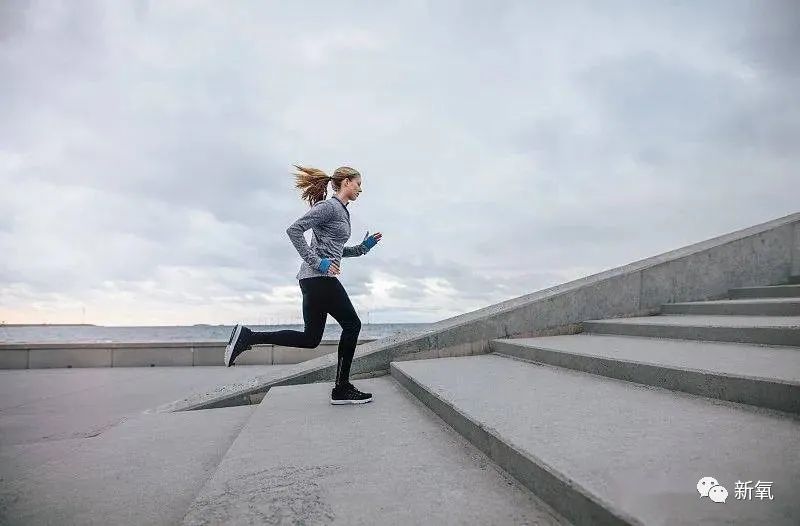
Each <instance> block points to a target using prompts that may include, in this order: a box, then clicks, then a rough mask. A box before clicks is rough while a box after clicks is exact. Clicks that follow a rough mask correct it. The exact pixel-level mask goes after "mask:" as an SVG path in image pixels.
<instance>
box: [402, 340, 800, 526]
mask: <svg viewBox="0 0 800 526" xmlns="http://www.w3.org/2000/svg"><path fill="white" fill-rule="evenodd" d="M391 374H392V375H393V376H394V377H395V378H397V380H398V381H399V382H400V383H402V384H403V385H404V386H406V387H407V388H408V389H409V390H410V391H411V392H412V393H414V394H415V395H416V396H417V397H419V398H420V400H422V401H423V402H425V403H426V404H427V405H428V406H429V407H431V408H432V409H433V410H434V411H435V412H436V413H437V414H438V415H439V416H441V417H442V419H443V420H444V421H445V422H447V423H448V424H450V425H451V426H453V427H454V428H455V429H456V430H458V431H459V432H460V433H461V434H462V435H464V436H465V437H467V438H468V439H469V440H470V441H471V442H472V443H473V444H475V445H476V446H478V447H479V448H480V449H482V450H483V451H484V452H486V453H487V454H488V455H489V456H490V457H491V458H492V459H494V460H495V462H497V463H498V464H499V465H500V466H502V467H503V468H504V469H506V470H507V471H509V472H510V473H511V474H513V475H514V476H515V477H516V478H517V479H519V480H520V481H522V482H523V483H524V484H525V485H526V486H527V487H529V488H530V489H531V490H532V491H533V492H534V493H536V494H537V495H539V496H540V497H542V499H543V500H545V501H546V502H548V503H549V504H550V505H551V506H553V508H555V509H556V510H557V511H559V512H560V513H561V514H562V515H563V516H564V517H566V518H567V519H568V520H570V521H572V522H573V523H574V524H576V525H584V524H587V525H588V524H592V525H596V524H687V525H688V524H756V523H758V524H796V523H797V518H798V517H800V500H798V499H797V498H796V497H795V494H796V483H797V474H798V473H800V456H798V455H797V451H798V448H800V421H798V419H797V418H794V417H789V416H788V415H785V414H783V413H776V412H772V411H768V410H764V409H758V408H754V407H752V406H747V405H742V404H734V403H730V402H724V401H719V400H711V399H708V398H703V397H698V396H693V395H689V394H685V393H679V392H674V391H668V390H665V389H659V388H653V387H650V386H642V385H638V384H633V383H630V382H623V381H619V380H613V379H609V378H603V377H600V376H595V375H590V374H586V373H581V372H577V371H571V370H568V369H563V368H560V367H552V366H548V365H540V364H532V363H529V362H524V361H520V360H514V359H510V358H505V357H502V356H498V355H496V354H488V355H482V356H469V357H463V358H442V359H435V360H419V361H404V362H393V363H392V364H391ZM706 476H708V477H714V478H715V479H716V480H717V481H719V483H720V484H721V485H722V486H724V487H725V488H726V489H727V491H728V493H729V496H728V498H727V501H726V502H725V503H724V505H723V504H722V503H715V502H712V501H711V500H710V499H709V498H700V495H699V494H698V490H697V484H698V481H699V480H700V479H701V478H702V477H706ZM758 480H760V481H768V482H771V483H772V485H771V493H772V495H773V500H767V501H766V502H765V501H762V500H759V499H757V498H756V497H754V496H753V495H755V492H752V493H751V499H749V500H747V499H736V498H735V497H734V496H735V485H736V482H737V481H743V482H747V481H752V483H751V484H750V486H751V487H752V485H753V484H755V483H756V481H758Z"/></svg>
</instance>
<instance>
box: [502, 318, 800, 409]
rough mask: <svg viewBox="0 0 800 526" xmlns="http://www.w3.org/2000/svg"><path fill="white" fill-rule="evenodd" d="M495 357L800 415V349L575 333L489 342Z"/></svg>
mask: <svg viewBox="0 0 800 526" xmlns="http://www.w3.org/2000/svg"><path fill="white" fill-rule="evenodd" d="M492 348H493V349H494V350H495V352H497V353H502V354H506V355H511V356H515V357H518V358H523V359H527V360H532V361H535V362H540V363H546V364H549V365H555V366H558V367H566V368H569V369H573V370H577V371H583V372H587V373H592V374H598V375H602V376H607V377H609V378H617V379H619V380H626V381H630V382H637V383H642V384H647V385H652V386H655V387H663V388H666V389H672V390H679V391H683V392H687V393H692V394H696V395H700V396H708V397H712V398H719V399H721V400H729V401H731V402H740V403H746V404H752V405H758V406H761V407H768V408H771V409H776V410H779V411H787V412H792V413H800V348H796V347H785V346H766V345H752V344H743V343H722V342H704V341H693V340H668V339H660V338H642V337H636V336H614V335H606V334H590V333H583V334H576V335H566V336H545V337H540V338H512V339H498V340H494V341H492Z"/></svg>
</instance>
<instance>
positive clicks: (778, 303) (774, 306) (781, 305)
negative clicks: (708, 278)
mask: <svg viewBox="0 0 800 526" xmlns="http://www.w3.org/2000/svg"><path fill="white" fill-rule="evenodd" d="M661 313H662V314H705V315H741V316H800V298H758V299H740V300H715V301H695V302H687V303H666V304H664V305H662V306H661Z"/></svg>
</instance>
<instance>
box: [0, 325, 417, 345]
mask: <svg viewBox="0 0 800 526" xmlns="http://www.w3.org/2000/svg"><path fill="white" fill-rule="evenodd" d="M246 325H247V327H248V328H250V329H251V330H254V331H279V330H284V329H289V330H295V331H302V330H303V325H249V324H246ZM431 325H433V324H432V323H362V324H361V332H360V333H359V335H358V338H359V339H363V340H373V339H380V338H386V337H388V336H394V335H397V334H404V333H410V332H417V331H424V330H425V329H426V328H428V327H430V326H431ZM232 329H233V326H232V325H205V324H198V325H185V326H155V327H113V326H104V325H86V324H84V325H58V324H52V325H50V324H46V325H14V324H2V325H0V343H151V342H159V343H164V342H214V341H219V342H223V343H227V342H228V339H229V338H230V335H231V330H232ZM341 334H342V328H341V327H340V326H339V325H338V324H327V325H325V330H324V332H323V333H322V339H323V340H338V339H339V337H340V336H341Z"/></svg>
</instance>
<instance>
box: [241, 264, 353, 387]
mask: <svg viewBox="0 0 800 526" xmlns="http://www.w3.org/2000/svg"><path fill="white" fill-rule="evenodd" d="M300 290H302V291H303V321H304V322H305V331H303V332H300V331H291V330H283V331H253V332H252V335H251V336H250V337H249V338H248V339H247V343H248V344H249V345H259V344H268V343H271V344H273V345H283V346H285V347H304V348H307V349H313V348H314V347H316V346H317V345H319V342H320V341H321V340H322V332H323V331H324V330H325V320H327V319H328V313H330V315H331V316H333V318H334V319H335V320H336V321H337V322H339V325H341V327H342V336H341V338H339V360H338V361H337V365H336V385H337V386H339V385H342V384H344V383H346V382H347V381H348V379H349V378H350V365H351V364H352V363H353V355H354V354H355V352H356V344H357V343H358V333H359V332H361V320H360V319H359V318H358V315H357V314H356V310H355V309H354V308H353V304H352V303H351V302H350V297H349V296H348V295H347V291H346V290H344V287H343V286H342V284H341V282H340V281H339V279H338V278H335V277H333V276H316V277H313V278H303V279H301V280H300Z"/></svg>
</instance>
